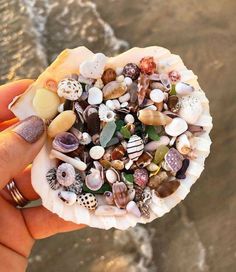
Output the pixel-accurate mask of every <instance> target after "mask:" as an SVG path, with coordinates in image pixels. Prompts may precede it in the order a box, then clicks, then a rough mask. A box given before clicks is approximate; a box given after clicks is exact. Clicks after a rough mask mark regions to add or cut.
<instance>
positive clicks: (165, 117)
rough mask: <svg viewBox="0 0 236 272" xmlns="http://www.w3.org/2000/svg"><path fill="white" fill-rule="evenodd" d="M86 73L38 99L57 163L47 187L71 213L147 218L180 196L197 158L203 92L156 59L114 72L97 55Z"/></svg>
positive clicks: (73, 76) (87, 63)
mask: <svg viewBox="0 0 236 272" xmlns="http://www.w3.org/2000/svg"><path fill="white" fill-rule="evenodd" d="M79 71H80V74H70V75H67V76H66V77H65V78H61V80H60V81H58V82H57V81H56V80H55V79H50V82H54V84H53V86H54V88H47V86H49V85H47V84H46V83H45V86H46V87H44V88H41V89H38V90H37V91H36V95H35V97H34V99H33V106H34V108H35V111H36V112H37V113H38V115H40V116H41V117H42V118H44V119H46V120H47V122H46V123H47V124H49V126H48V136H49V137H50V138H51V140H52V141H51V142H52V149H51V153H50V158H51V159H56V161H57V166H56V167H54V168H52V169H49V171H48V173H47V175H46V178H47V181H48V185H49V186H50V188H51V190H54V191H58V198H59V199H60V200H61V201H63V202H64V203H65V204H66V205H80V206H82V207H84V209H88V210H90V211H94V212H95V215H98V216H99V215H101V216H114V215H115V216H122V215H124V214H126V213H129V214H132V215H133V216H135V217H145V218H148V217H149V216H150V203H151V201H152V196H153V194H155V197H158V198H166V197H168V196H170V195H171V194H173V193H174V192H175V191H176V190H177V189H178V187H179V186H180V184H181V181H182V180H183V179H184V178H185V177H186V175H185V173H186V171H187V168H188V166H189V161H190V159H191V158H192V157H193V156H195V155H194V151H195V150H194V145H193V138H194V136H195V135H196V134H197V135H199V134H200V133H202V127H198V126H196V125H194V124H196V121H197V120H198V118H199V117H200V115H201V113H202V110H203V109H202V104H201V101H200V100H199V98H198V96H197V91H196V90H195V89H194V87H192V86H190V85H189V84H187V83H185V82H182V79H181V74H180V73H179V72H178V71H176V70H172V71H168V73H167V72H166V73H163V70H162V69H161V66H160V65H159V62H158V59H155V58H154V56H145V57H144V58H141V59H139V61H138V62H137V63H126V64H125V65H124V66H123V67H116V69H114V67H109V62H107V58H106V57H105V56H104V55H103V54H101V53H98V54H95V55H94V58H93V59H89V60H84V61H83V62H82V63H81V64H80V68H79ZM48 80H49V79H47V81H48Z"/></svg>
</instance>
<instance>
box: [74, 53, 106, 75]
mask: <svg viewBox="0 0 236 272" xmlns="http://www.w3.org/2000/svg"><path fill="white" fill-rule="evenodd" d="M106 59H107V58H106V56H105V55H104V54H102V53H97V54H95V55H94V57H93V58H92V59H90V60H85V61H83V62H82V63H81V64H80V69H79V70H80V73H81V75H82V76H84V77H86V78H94V79H98V78H101V76H102V74H103V71H104V68H105V64H106Z"/></svg>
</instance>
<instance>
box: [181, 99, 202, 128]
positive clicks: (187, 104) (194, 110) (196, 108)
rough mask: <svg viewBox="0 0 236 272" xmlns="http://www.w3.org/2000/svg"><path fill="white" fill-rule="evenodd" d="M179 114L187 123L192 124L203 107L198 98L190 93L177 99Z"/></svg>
mask: <svg viewBox="0 0 236 272" xmlns="http://www.w3.org/2000/svg"><path fill="white" fill-rule="evenodd" d="M179 104H180V110H179V113H178V114H179V116H180V117H181V118H183V119H184V120H185V121H186V122H187V123H188V124H194V123H195V122H196V121H197V120H198V118H199V117H200V115H201V114H202V111H203V107H202V103H201V101H200V99H199V98H198V97H197V96H196V95H194V94H192V95H188V96H183V97H181V98H180V99H179Z"/></svg>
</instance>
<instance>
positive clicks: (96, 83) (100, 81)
mask: <svg viewBox="0 0 236 272" xmlns="http://www.w3.org/2000/svg"><path fill="white" fill-rule="evenodd" d="M94 87H97V88H99V89H102V88H103V87H104V84H103V81H102V80H101V78H99V79H97V80H96V82H95V83H94Z"/></svg>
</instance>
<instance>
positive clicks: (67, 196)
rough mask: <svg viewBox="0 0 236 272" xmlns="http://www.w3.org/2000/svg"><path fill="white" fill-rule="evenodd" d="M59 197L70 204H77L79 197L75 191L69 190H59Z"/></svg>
mask: <svg viewBox="0 0 236 272" xmlns="http://www.w3.org/2000/svg"><path fill="white" fill-rule="evenodd" d="M58 197H59V198H60V199H61V200H62V201H63V202H65V203H66V204H67V205H69V206H71V205H73V204H75V202H76V198H77V196H76V194H75V193H73V192H69V191H61V192H59V193H58Z"/></svg>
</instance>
